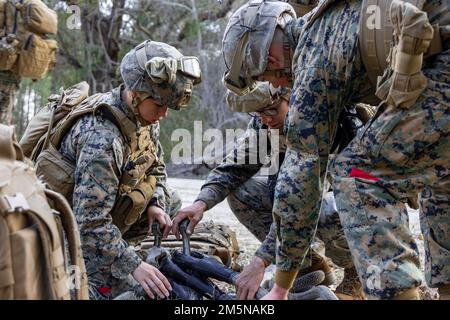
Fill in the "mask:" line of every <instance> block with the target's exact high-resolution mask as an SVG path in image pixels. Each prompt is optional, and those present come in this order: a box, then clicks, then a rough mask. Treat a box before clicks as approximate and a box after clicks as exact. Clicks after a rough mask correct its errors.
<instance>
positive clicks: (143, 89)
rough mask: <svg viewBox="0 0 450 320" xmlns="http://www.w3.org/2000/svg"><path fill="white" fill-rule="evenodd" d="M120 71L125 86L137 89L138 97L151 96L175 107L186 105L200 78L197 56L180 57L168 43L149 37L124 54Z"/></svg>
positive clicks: (172, 107)
mask: <svg viewBox="0 0 450 320" xmlns="http://www.w3.org/2000/svg"><path fill="white" fill-rule="evenodd" d="M120 73H121V75H122V79H123V81H124V83H125V86H126V87H127V89H128V90H130V91H136V92H140V93H141V95H142V96H141V100H144V99H147V98H152V99H154V100H156V101H157V102H158V103H159V104H160V105H162V106H167V107H168V108H171V109H175V110H179V109H181V108H184V107H187V105H188V103H189V100H190V98H191V96H192V89H193V87H194V85H196V84H198V83H200V82H201V77H202V74H201V69H200V64H199V61H198V58H197V57H188V56H183V55H182V54H181V52H179V51H178V50H177V49H175V48H174V47H172V46H170V45H168V44H165V43H162V42H157V41H150V40H147V41H144V42H143V43H141V44H139V45H138V46H137V47H136V48H134V49H133V50H131V51H130V52H128V53H127V54H126V55H125V57H124V58H123V59H122V63H121V65H120Z"/></svg>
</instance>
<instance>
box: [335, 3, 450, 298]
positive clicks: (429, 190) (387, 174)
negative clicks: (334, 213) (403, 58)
mask: <svg viewBox="0 0 450 320" xmlns="http://www.w3.org/2000/svg"><path fill="white" fill-rule="evenodd" d="M425 9H426V10H427V12H433V14H429V19H430V22H431V24H435V23H439V25H440V27H441V28H443V29H441V30H444V28H446V30H447V31H446V32H447V33H446V35H445V32H441V36H444V37H443V38H444V39H447V42H446V43H444V51H443V52H441V53H440V54H438V55H437V56H435V57H432V58H430V59H427V60H425V63H424V66H423V69H422V70H423V73H424V74H425V76H426V77H427V79H428V85H427V87H426V89H425V90H424V91H423V92H422V94H421V96H420V97H419V99H418V100H417V102H416V103H415V104H414V105H413V106H411V107H410V108H406V109H400V108H394V107H392V106H387V105H386V106H385V105H381V106H380V109H379V111H378V114H377V116H376V117H375V119H373V121H372V122H371V123H370V124H369V125H368V126H367V127H366V128H365V131H364V132H362V133H361V134H360V135H358V136H357V138H356V139H354V141H353V142H352V143H351V144H350V145H349V146H348V147H347V148H346V149H345V150H344V151H343V152H342V153H341V154H340V155H339V157H338V158H337V159H336V160H335V162H334V164H333V176H334V179H335V190H336V191H337V192H336V201H337V204H338V207H339V213H340V215H341V221H342V224H343V227H344V230H345V233H346V236H347V240H348V242H349V245H350V248H351V250H352V254H353V260H354V261H355V265H356V267H357V270H358V272H359V276H360V277H361V279H362V280H363V281H362V283H363V286H364V289H365V291H366V293H367V294H369V295H370V296H372V297H378V298H391V297H393V296H395V295H396V294H398V293H400V292H401V291H403V290H405V289H408V288H414V287H416V286H418V285H419V284H420V283H421V281H422V272H421V269H420V263H419V257H418V250H417V245H416V243H415V241H414V239H413V237H412V234H411V231H410V229H409V221H408V213H407V210H406V206H405V203H409V204H410V205H411V206H413V207H416V205H417V198H418V195H419V200H420V201H419V202H420V209H421V210H420V220H421V221H420V222H421V228H422V232H423V236H424V241H425V278H426V281H427V283H428V285H429V286H432V287H441V286H443V285H448V284H449V283H450V251H449V250H450V237H449V234H450V233H449V231H450V227H449V226H450V216H449V212H450V195H449V191H450V175H449V173H450V170H449V168H450V160H449V159H450V138H449V137H450V121H449V117H450V108H449V106H450V95H449V93H450V73H449V72H448V70H450V43H449V41H448V37H449V35H450V32H449V31H448V30H450V29H449V24H450V11H449V10H450V3H449V2H448V1H427V3H426V4H425V7H424V10H425Z"/></svg>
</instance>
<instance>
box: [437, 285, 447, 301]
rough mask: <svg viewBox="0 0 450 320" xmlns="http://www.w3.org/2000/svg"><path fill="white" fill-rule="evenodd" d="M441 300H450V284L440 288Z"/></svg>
mask: <svg viewBox="0 0 450 320" xmlns="http://www.w3.org/2000/svg"><path fill="white" fill-rule="evenodd" d="M438 292H439V300H450V284H446V285H443V286H442V287H440V288H439V289H438Z"/></svg>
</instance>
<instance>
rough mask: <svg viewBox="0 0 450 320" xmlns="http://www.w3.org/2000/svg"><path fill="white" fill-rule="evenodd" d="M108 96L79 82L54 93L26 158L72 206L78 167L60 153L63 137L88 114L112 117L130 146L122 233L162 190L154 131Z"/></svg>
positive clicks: (118, 207) (119, 212)
mask: <svg viewBox="0 0 450 320" xmlns="http://www.w3.org/2000/svg"><path fill="white" fill-rule="evenodd" d="M104 95H105V94H104V93H98V94H95V95H92V96H89V85H88V84H87V83H86V82H81V83H78V84H76V85H74V86H72V87H70V88H68V89H66V90H62V89H61V91H60V94H59V95H51V96H50V97H49V103H48V104H47V105H46V106H44V107H43V108H42V109H41V110H40V111H39V112H38V113H37V114H36V115H35V116H34V117H33V118H32V119H31V121H30V123H29V124H28V126H27V129H26V130H25V133H24V135H23V137H22V139H21V140H20V146H21V147H22V149H23V151H24V154H25V156H27V157H30V158H31V160H32V161H34V162H35V164H36V165H35V168H36V173H37V174H38V176H39V177H40V178H42V180H43V182H45V183H46V184H47V186H48V187H49V188H50V189H52V190H54V191H58V192H59V193H60V194H62V195H63V196H64V197H65V198H66V199H67V200H68V201H69V203H70V204H72V195H73V188H74V184H75V179H74V172H75V163H74V162H73V161H72V160H71V159H67V158H66V157H64V156H63V155H62V154H61V153H60V152H59V150H58V149H59V146H60V143H61V141H62V140H63V138H64V137H65V136H66V134H67V133H68V132H69V131H70V129H71V128H72V127H73V125H75V123H76V122H77V121H78V120H79V119H80V118H81V117H82V116H84V115H87V114H96V115H100V114H101V115H102V116H103V117H106V118H107V119H108V120H110V121H111V122H113V123H114V124H115V125H116V126H117V128H118V129H119V130H120V132H121V134H122V136H123V138H124V140H126V141H127V143H128V147H127V152H126V156H125V157H124V158H126V159H127V162H126V163H125V165H124V168H126V169H125V170H124V171H123V173H122V176H121V179H120V184H119V192H118V194H117V196H116V202H115V204H114V207H113V209H112V210H111V212H110V214H111V216H112V218H113V223H114V224H115V225H116V226H117V227H118V228H119V230H120V231H121V232H122V233H125V232H126V231H127V230H128V229H130V227H131V226H132V225H133V224H134V223H135V222H136V221H138V220H139V218H140V216H141V215H142V214H143V212H144V211H145V209H146V208H147V206H148V204H149V202H150V200H151V198H152V195H153V193H154V191H155V188H156V178H155V177H154V176H153V175H150V174H149V172H151V170H149V169H150V168H151V166H152V165H153V164H154V163H155V161H156V158H157V155H156V147H155V144H154V142H153V140H152V139H151V138H150V134H151V133H150V128H149V127H148V126H147V127H140V128H139V127H138V126H137V125H136V124H135V123H134V122H132V121H131V120H130V119H128V118H127V116H126V115H125V113H124V112H122V111H121V110H119V108H115V107H112V106H110V105H108V104H106V103H104V102H103V101H104V99H103V97H104Z"/></svg>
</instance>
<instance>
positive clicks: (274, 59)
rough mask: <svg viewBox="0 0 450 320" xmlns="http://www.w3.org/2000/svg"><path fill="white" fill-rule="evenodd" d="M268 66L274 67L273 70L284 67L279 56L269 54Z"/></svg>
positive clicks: (269, 67)
mask: <svg viewBox="0 0 450 320" xmlns="http://www.w3.org/2000/svg"><path fill="white" fill-rule="evenodd" d="M267 67H268V69H272V70H273V69H280V68H283V64H282V62H281V61H280V60H279V59H278V58H277V57H275V56H272V55H270V54H269V57H268V64H267Z"/></svg>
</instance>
